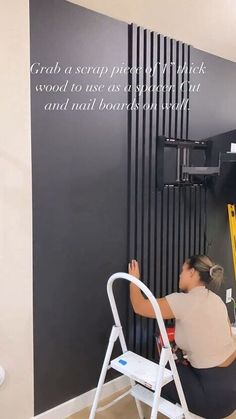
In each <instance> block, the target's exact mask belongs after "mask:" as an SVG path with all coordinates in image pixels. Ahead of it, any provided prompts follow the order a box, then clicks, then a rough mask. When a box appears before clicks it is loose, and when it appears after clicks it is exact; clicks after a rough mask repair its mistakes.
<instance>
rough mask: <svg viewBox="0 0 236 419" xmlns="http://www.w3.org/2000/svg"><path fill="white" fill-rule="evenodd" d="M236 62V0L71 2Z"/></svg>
mask: <svg viewBox="0 0 236 419" xmlns="http://www.w3.org/2000/svg"><path fill="white" fill-rule="evenodd" d="M67 1H70V2H72V3H75V4H79V5H81V6H83V7H86V8H88V9H92V10H95V11H97V12H100V13H102V14H105V15H108V16H111V17H114V18H116V19H119V20H122V21H125V22H128V23H131V22H133V23H136V24H137V25H139V26H143V27H145V28H148V29H151V30H155V31H156V32H158V33H161V34H163V35H167V36H170V37H172V38H175V39H176V40H179V41H183V42H186V43H188V44H191V45H193V46H194V47H196V48H199V49H201V50H204V51H207V52H210V53H212V54H215V55H218V56H220V57H223V58H226V59H228V60H231V61H234V62H236V0H146V1H144V0H67Z"/></svg>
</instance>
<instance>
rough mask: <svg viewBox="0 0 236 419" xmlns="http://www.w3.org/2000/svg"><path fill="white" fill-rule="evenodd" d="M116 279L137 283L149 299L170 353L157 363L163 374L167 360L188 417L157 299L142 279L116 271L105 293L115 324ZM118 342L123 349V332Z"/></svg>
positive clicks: (165, 346) (165, 348)
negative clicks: (114, 285)
mask: <svg viewBox="0 0 236 419" xmlns="http://www.w3.org/2000/svg"><path fill="white" fill-rule="evenodd" d="M116 279H126V280H127V281H129V282H132V283H133V284H135V285H137V287H138V288H139V289H141V291H143V293H144V294H145V295H146V297H147V298H148V299H149V301H150V303H151V305H152V307H153V310H154V313H155V316H156V321H157V324H158V327H159V329H160V333H161V337H162V340H163V343H164V348H163V349H164V350H165V352H166V350H168V353H169V355H170V356H169V357H168V359H167V357H163V358H162V357H161V359H160V363H159V365H160V367H161V369H162V373H161V374H163V371H164V368H165V365H166V363H167V362H168V361H169V362H170V367H171V370H172V372H173V375H174V381H175V383H176V389H177V392H178V395H179V398H180V402H181V406H182V408H183V410H184V412H185V417H188V416H189V410H188V406H187V402H186V399H185V395H184V391H183V388H182V384H181V381H180V378H179V373H178V370H177V367H176V364H175V361H174V358H173V355H172V350H171V346H170V342H169V339H168V335H167V332H166V328H165V325H164V321H163V317H162V314H161V310H160V307H159V304H158V302H157V299H156V298H155V297H154V295H153V294H152V292H151V291H150V290H149V288H148V287H147V286H146V285H145V284H144V283H143V282H142V281H140V279H137V278H136V277H135V276H133V275H130V274H128V273H126V272H117V273H115V274H113V275H111V276H110V278H109V279H108V281H107V294H108V298H109V301H110V305H111V310H112V314H113V317H114V320H115V324H116V326H121V322H120V317H119V313H118V310H117V306H116V302H115V297H114V293H113V283H114V281H115V280H116ZM120 342H121V346H122V350H123V348H127V347H126V342H125V340H124V335H123V333H122V335H121V337H120ZM126 350H127V349H126ZM159 378H160V377H157V379H158V380H157V381H158V384H157V385H159ZM159 391H160V389H158V387H156V390H155V393H156V394H158V395H159V394H160V393H159ZM154 410H155V411H157V410H158V405H157V404H156V403H155V404H154Z"/></svg>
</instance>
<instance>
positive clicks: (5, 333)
mask: <svg viewBox="0 0 236 419" xmlns="http://www.w3.org/2000/svg"><path fill="white" fill-rule="evenodd" d="M28 3H29V2H28V0H20V1H19V0H12V1H9V2H7V1H5V2H3V1H1V5H0V7H1V12H0V31H1V33H0V40H1V55H0V65H1V72H0V74H1V77H0V80H1V99H0V120H1V123H0V258H1V261H0V364H1V365H2V366H3V367H4V368H5V369H6V374H7V375H6V381H5V383H4V385H3V386H2V387H0V417H1V419H29V418H30V417H32V415H33V326H32V321H33V319H32V225H31V224H32V223H31V216H32V214H31V212H32V208H31V207H32V204H31V150H30V85H29V83H30V77H29V4H28Z"/></svg>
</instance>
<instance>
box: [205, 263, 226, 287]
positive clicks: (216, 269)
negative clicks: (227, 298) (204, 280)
mask: <svg viewBox="0 0 236 419" xmlns="http://www.w3.org/2000/svg"><path fill="white" fill-rule="evenodd" d="M209 274H210V277H211V279H212V281H214V283H215V284H216V285H220V284H221V283H222V281H223V279H224V268H223V267H222V266H221V265H213V266H211V267H210V270H209Z"/></svg>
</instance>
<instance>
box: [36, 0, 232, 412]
mask: <svg viewBox="0 0 236 419" xmlns="http://www.w3.org/2000/svg"><path fill="white" fill-rule="evenodd" d="M155 60H159V61H160V62H161V63H163V64H167V71H166V73H165V74H164V75H160V74H159V76H158V75H157V73H156V75H155V77H154V78H152V77H150V76H149V75H145V76H143V77H144V78H142V76H139V77H136V76H135V75H133V76H132V77H128V76H127V75H120V76H117V78H116V81H117V83H120V85H121V86H123V85H125V84H127V83H130V84H132V85H133V86H135V85H137V84H143V83H144V84H148V83H154V82H159V83H167V84H168V83H171V82H172V83H177V85H179V84H180V83H181V82H183V81H192V82H197V81H198V76H197V75H194V77H193V75H189V74H183V75H179V74H177V73H176V72H175V70H174V69H173V67H172V66H171V65H170V63H171V61H172V60H173V61H176V62H177V64H179V65H183V64H184V62H186V63H187V64H190V63H191V62H192V61H194V62H196V61H198V62H201V61H202V60H203V61H205V62H206V64H207V67H208V73H207V75H206V77H204V78H202V77H201V83H202V88H201V90H200V92H199V93H197V94H196V93H191V92H189V91H186V92H185V93H181V94H180V93H179V92H177V93H175V94H172V93H169V92H166V93H163V94H155V93H153V94H152V93H150V94H144V95H142V96H141V97H139V96H138V95H135V94H134V93H130V94H127V93H124V92H122V89H121V91H120V93H116V95H115V98H116V101H119V102H127V101H129V102H132V100H133V99H136V100H137V102H139V103H141V104H142V103H143V102H144V101H145V102H146V103H156V104H157V108H156V111H141V110H139V111H138V112H136V111H132V112H127V111H126V110H124V111H97V110H93V111H91V110H89V111H88V110H87V111H77V112H76V111H71V110H69V109H68V110H66V111H63V110H61V111H60V110H58V111H45V110H44V109H43V105H44V104H45V102H48V101H49V100H51V98H52V95H51V94H50V95H49V94H48V93H47V92H43V93H37V92H36V91H35V86H36V84H37V83H49V81H50V80H51V81H52V82H53V83H56V82H58V83H63V82H64V81H65V77H63V76H62V75H61V74H58V75H55V74H54V75H50V76H49V75H46V74H42V75H40V76H39V75H33V74H31V132H32V187H33V275H34V286H33V292H34V386H35V414H39V413H41V412H43V411H46V410H48V409H50V408H52V407H54V406H56V405H59V404H61V403H63V402H65V401H66V400H69V399H71V398H73V397H76V396H78V395H79V394H82V393H84V392H86V391H88V390H90V389H92V388H94V387H95V386H96V384H97V380H98V377H99V373H100V369H101V365H102V361H103V358H104V354H105V349H106V346H107V342H108V337H109V333H110V328H111V325H112V317H111V312H110V307H109V303H108V299H107V295H106V281H107V279H108V277H109V276H110V275H111V274H112V273H114V272H118V271H127V262H128V259H129V258H133V257H137V258H138V260H139V261H140V263H141V267H142V276H143V280H144V282H145V283H147V284H148V285H149V286H150V288H151V289H152V290H153V291H154V292H155V294H156V295H164V294H166V293H170V292H173V291H175V290H177V286H178V271H179V268H180V265H181V263H182V262H183V260H184V258H185V257H187V256H188V255H189V254H190V253H193V252H194V253H195V252H203V251H205V250H206V248H207V249H209V251H210V252H211V254H212V256H214V257H215V258H216V260H217V261H218V260H219V262H221V263H223V264H225V263H226V264H227V266H228V267H229V270H228V272H227V284H231V285H232V286H233V285H234V284H233V279H232V269H231V268H232V259H231V253H230V252H231V249H230V243H229V234H228V230H227V228H228V225H227V214H226V213H225V212H224V210H225V202H226V201H227V200H228V196H227V193H228V194H229V193H231V191H232V188H233V185H234V183H232V177H230V175H229V172H230V171H231V170H234V169H233V168H232V167H231V168H230V169H229V168H226V169H225V172H224V176H223V177H222V178H221V180H219V182H221V183H219V182H218V183H217V184H215V185H214V188H213V189H211V190H207V191H206V189H205V187H204V186H193V187H190V188H187V187H184V188H181V189H180V188H178V187H165V188H164V190H163V191H158V190H157V189H156V174H157V167H156V158H157V138H158V136H159V135H166V136H173V137H178V138H186V139H187V138H190V139H197V138H207V137H212V136H214V135H216V134H220V133H224V132H226V131H231V132H230V133H229V134H225V135H220V136H218V137H217V138H214V139H213V142H214V147H216V148H217V147H219V146H220V147H221V144H224V147H225V149H227V147H228V146H229V142H230V140H232V139H234V138H235V132H234V131H233V130H234V129H235V125H234V124H235V119H234V109H235V100H236V99H235V98H236V95H235V87H234V86H236V85H235V84H234V81H235V74H236V73H235V68H236V64H235V63H231V62H229V61H227V60H223V59H221V58H219V57H215V56H213V55H211V54H207V53H205V52H203V51H200V50H196V49H195V48H193V47H191V46H189V45H188V44H185V43H181V42H179V41H176V40H174V39H171V38H169V37H166V36H164V35H161V34H158V33H155V32H151V31H149V30H147V29H145V28H142V27H137V26H136V25H135V24H132V25H128V24H127V23H124V22H120V21H118V20H115V19H112V18H110V17H107V16H104V15H101V14H99V13H96V12H93V11H91V10H88V9H86V8H84V7H80V6H77V5H74V4H72V3H69V2H67V1H64V0H40V1H38V0H30V61H31V63H34V62H39V63H41V64H42V65H46V66H50V65H53V64H55V62H59V64H60V65H61V66H62V67H63V66H68V65H72V66H76V65H94V66H96V65H97V66H98V65H101V66H104V65H107V66H113V65H119V64H120V63H124V65H126V64H127V65H128V64H133V65H134V66H137V65H142V64H143V65H147V64H148V63H150V64H151V63H154V62H155ZM95 80H97V78H96V77H94V76H93V75H91V76H90V77H88V76H87V77H86V82H91V83H93V82H95ZM70 82H75V83H76V82H78V76H74V78H73V76H71V75H70ZM79 82H81V83H85V80H82V78H80V79H79ZM103 82H104V84H105V85H106V86H107V85H108V84H109V83H110V80H109V78H108V76H104V78H103ZM219 86H220V87H219ZM90 96H91V95H90ZM68 97H69V99H70V100H71V101H73V100H75V99H76V100H77V101H78V100H79V101H80V102H86V101H87V99H88V96H86V94H85V93H80V95H79V96H78V94H77V95H75V94H74V93H72V92H71V93H68V92H67V93H65V95H64V96H63V94H62V93H60V94H57V93H55V94H54V99H55V102H57V101H62V100H63V101H64V102H65V101H66V99H67V98H68ZM95 97H96V99H97V100H100V99H101V98H102V97H104V98H105V99H106V100H107V101H111V97H112V94H108V93H107V94H105V95H104V93H102V94H99V93H97V92H96V95H95ZM188 99H189V106H190V111H188V109H187V108H186V109H185V110H184V109H183V107H182V108H181V109H176V110H165V109H164V110H163V109H162V104H163V103H165V102H170V101H173V102H177V101H178V102H181V101H182V100H188ZM113 101H114V97H113ZM235 142H236V140H235ZM168 163H169V167H171V165H172V161H171V159H170V160H169V161H168ZM230 173H231V172H230ZM222 182H223V183H222ZM230 182H231V183H230ZM227 185H228V186H227ZM229 185H230V186H229ZM222 190H223V191H224V194H223V193H222ZM232 199H233V197H232ZM216 220H217V221H216ZM216 225H217V228H216ZM219 237H220V239H221V246H222V247H221V248H222V249H223V250H222V252H221V251H220V250H219V249H220V247H219V245H218V243H219ZM209 243H210V246H209ZM230 266H231V268H230ZM127 291H128V289H127V287H126V286H125V284H123V283H121V284H118V285H117V287H116V295H117V299H118V300H119V308H120V314H121V319H122V322H123V325H124V328H125V334H126V335H127V336H128V337H129V344H130V347H134V348H135V349H136V350H137V352H139V353H143V354H144V355H146V356H148V357H153V356H154V343H153V333H154V331H155V326H154V324H153V322H147V320H141V319H140V318H138V317H137V316H134V315H133V313H132V312H131V311H130V310H128V292H127ZM222 296H223V293H222ZM128 331H129V333H128ZM116 351H117V349H116ZM115 376H116V375H114V374H113V375H112V374H110V373H109V375H108V379H111V378H114V377H115Z"/></svg>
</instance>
